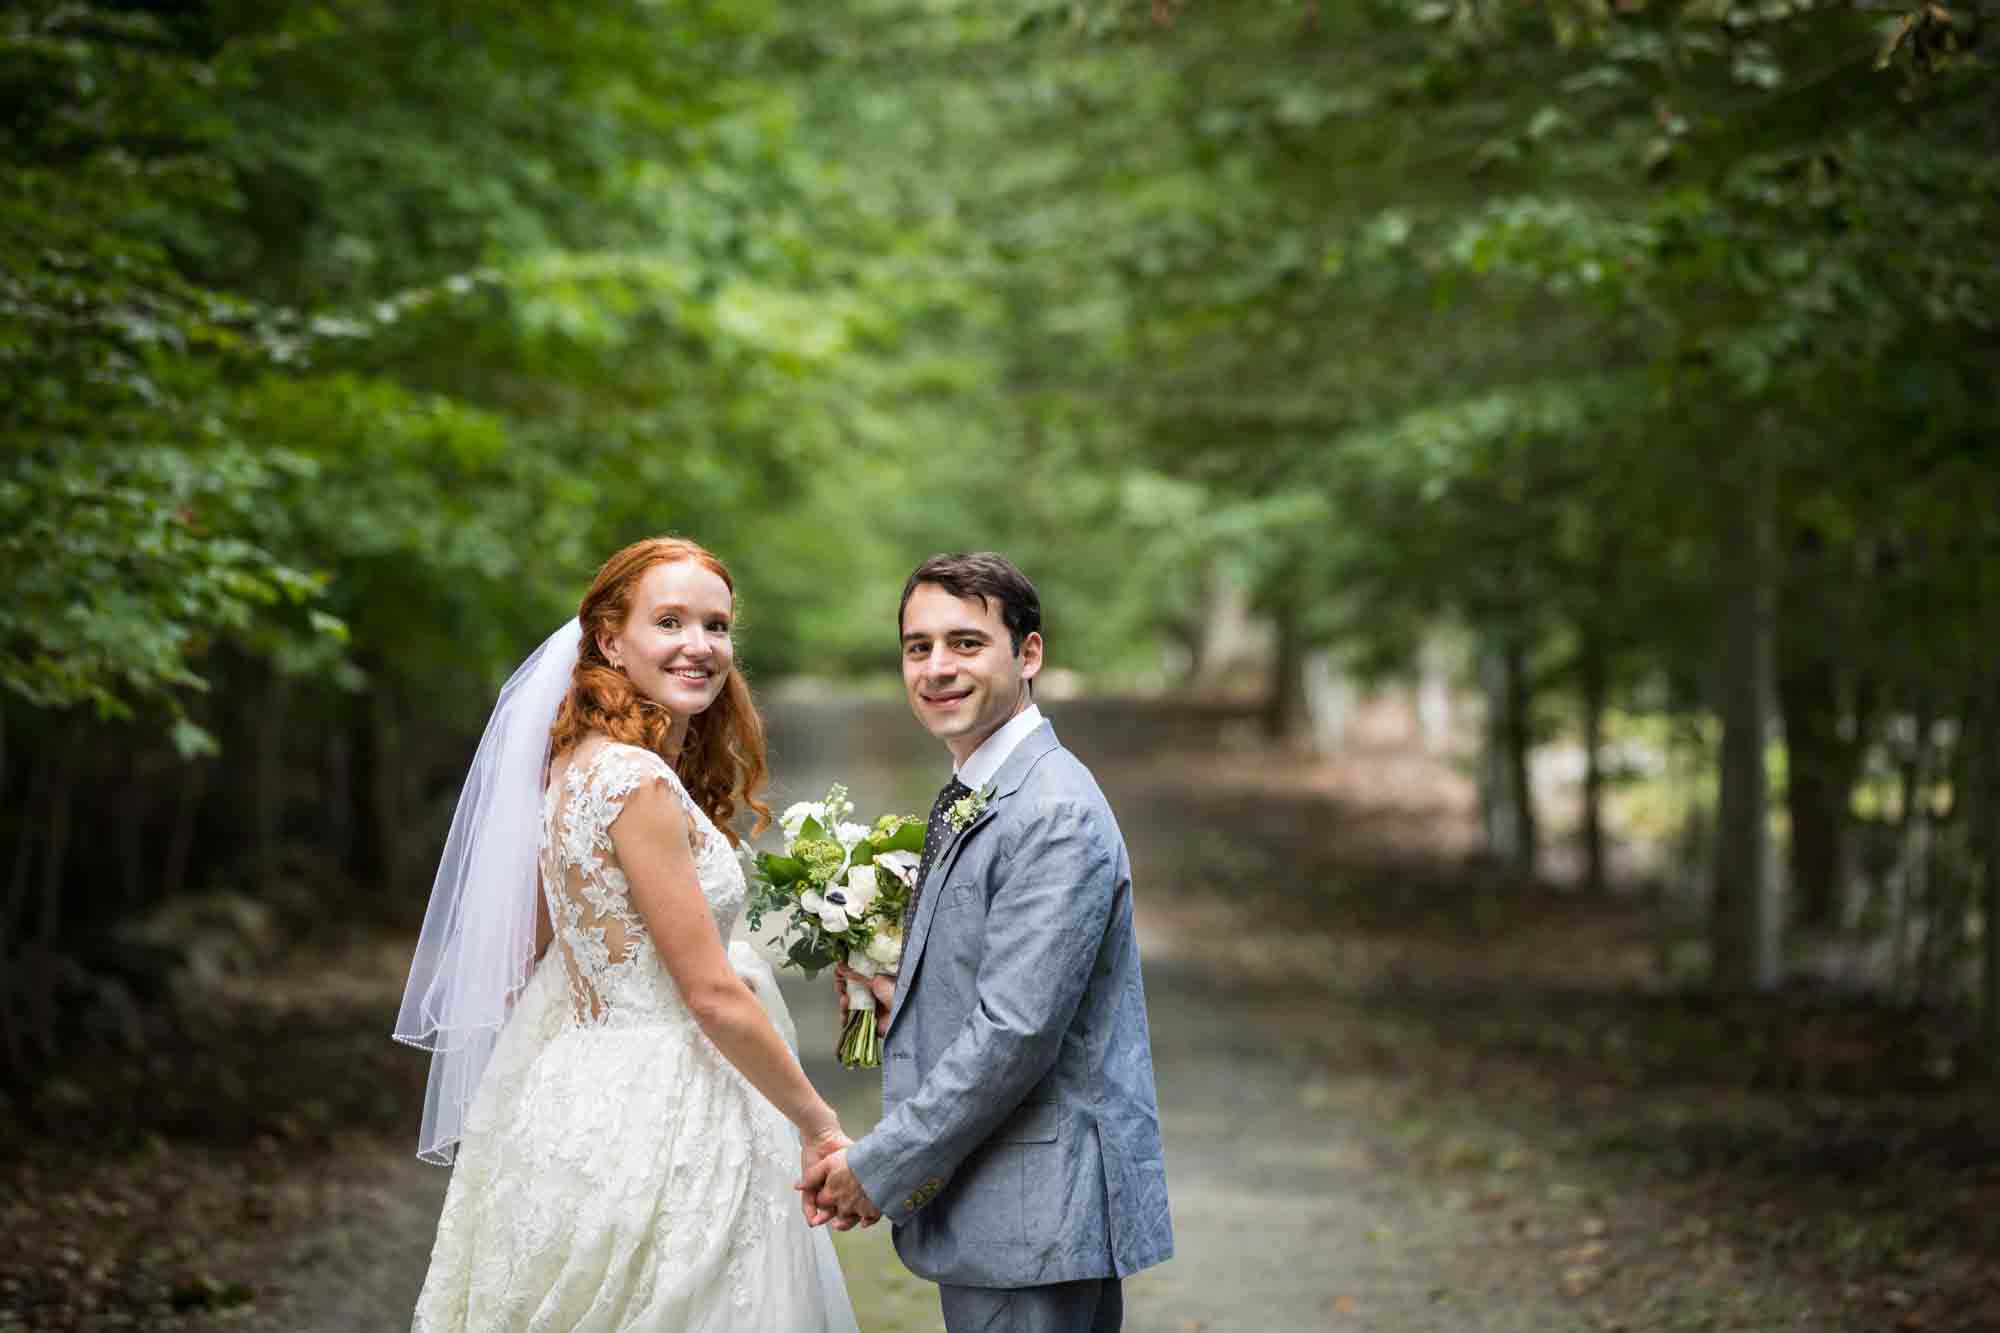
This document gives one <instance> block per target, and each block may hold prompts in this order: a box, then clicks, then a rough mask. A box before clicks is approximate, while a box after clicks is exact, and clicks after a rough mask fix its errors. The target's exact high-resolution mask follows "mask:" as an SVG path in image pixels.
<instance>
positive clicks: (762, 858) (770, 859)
mask: <svg viewBox="0 0 2000 1333" xmlns="http://www.w3.org/2000/svg"><path fill="white" fill-rule="evenodd" d="M757 869H758V870H760V871H762V872H763V875H764V878H765V879H768V880H770V881H771V883H773V884H777V885H786V884H796V883H798V881H799V880H801V879H803V878H805V873H806V868H805V867H804V866H803V865H801V864H799V862H797V861H796V860H794V859H792V858H791V857H789V856H781V855H779V854H778V853H776V852H759V853H758V854H757Z"/></svg>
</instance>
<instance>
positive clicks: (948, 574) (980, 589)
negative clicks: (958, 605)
mask: <svg viewBox="0 0 2000 1333" xmlns="http://www.w3.org/2000/svg"><path fill="white" fill-rule="evenodd" d="M920 583H935V584H937V586H938V587H940V588H943V589H944V590H945V591H946V592H948V593H950V594H951V595H952V596H953V597H961V598H966V599H970V598H974V597H977V598H978V599H979V600H980V602H981V603H982V604H984V603H985V602H986V600H987V599H988V598H991V599H992V600H993V601H995V602H998V603H999V604H1000V623H1001V624H1003V625H1005V626H1006V627H1007V637H1008V638H1009V639H1012V640H1013V642H1014V656H1016V657H1019V656H1020V655H1021V644H1022V643H1023V642H1024V641H1025V640H1026V639H1027V637H1028V636H1029V635H1030V634H1036V633H1039V632H1040V631H1041V628H1042V599H1041V596H1040V594H1038V593H1036V591H1035V585H1034V584H1032V583H1030V582H1028V576H1027V575H1026V574H1023V573H1022V572H1021V571H1020V570H1019V569H1017V568H1016V567H1015V565H1014V562H1013V561H1012V560H1009V559H1008V558H1007V557H1006V556H1004V555H1001V554H999V553H998V552H997V551H974V552H973V553H971V554H970V555H967V554H964V553H955V554H952V555H934V556H932V557H931V558H930V559H928V560H926V561H924V563H922V564H921V565H918V566H917V569H916V572H915V573H913V574H911V575H910V581H909V582H908V583H905V584H904V585H903V600H902V601H901V602H899V603H897V605H896V631H897V633H898V634H900V633H901V632H902V629H903V612H904V611H905V610H907V609H908V608H909V605H910V594H911V593H914V592H915V591H916V590H917V585H918V584H920Z"/></svg>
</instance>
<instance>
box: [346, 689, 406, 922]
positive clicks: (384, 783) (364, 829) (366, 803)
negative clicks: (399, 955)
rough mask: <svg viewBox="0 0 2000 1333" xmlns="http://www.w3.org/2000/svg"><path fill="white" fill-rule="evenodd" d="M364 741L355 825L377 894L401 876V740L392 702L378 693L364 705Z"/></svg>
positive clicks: (402, 810)
mask: <svg viewBox="0 0 2000 1333" xmlns="http://www.w3.org/2000/svg"><path fill="white" fill-rule="evenodd" d="M362 708H363V721H364V724H365V728H366V735H365V736H364V737H363V738H362V740H363V756H364V757H363V761H362V763H361V764H360V765H359V767H360V768H361V770H362V771H361V773H360V774H359V775H358V777H359V779H360V780H359V782H358V783H357V784H356V785H357V790H356V792H355V795H356V796H357V797H358V798H359V800H360V801H361V818H360V819H359V820H358V821H356V822H357V827H358V828H359V829H360V830H361V837H362V840H363V843H364V847H365V849H366V850H365V853H364V858H363V863H364V865H366V866H367V867H368V870H369V873H370V876H371V881H372V882H373V883H374V885H375V886H376V888H378V889H380V890H383V891H389V890H391V889H392V888H393V886H395V885H396V884H397V883H398V880H399V877H400V875H401V874H402V858H403V838H402V834H403V825H404V821H405V819H406V818H407V810H406V808H405V802H404V800H403V789H404V785H405V776H404V773H403V752H402V751H403V737H402V725H401V719H400V718H399V717H398V714H397V709H396V701H395V700H394V699H393V698H392V697H391V696H390V695H389V694H388V693H387V692H386V691H384V690H383V689H381V688H379V687H378V688H377V689H376V690H375V691H373V692H372V693H370V694H369V695H368V696H367V698H366V699H365V700H364V701H363V703H362Z"/></svg>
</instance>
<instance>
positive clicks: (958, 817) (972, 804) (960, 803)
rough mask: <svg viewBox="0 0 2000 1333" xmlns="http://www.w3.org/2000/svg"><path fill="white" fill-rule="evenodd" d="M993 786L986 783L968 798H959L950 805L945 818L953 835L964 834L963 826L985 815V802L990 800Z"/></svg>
mask: <svg viewBox="0 0 2000 1333" xmlns="http://www.w3.org/2000/svg"><path fill="white" fill-rule="evenodd" d="M992 796H993V784H992V783H990V782H989V783H987V784H986V785H985V786H984V787H981V788H980V789H979V790H978V791H976V792H974V793H972V795H970V796H961V797H959V798H958V799H957V800H955V801H953V802H952V803H951V809H950V811H949V812H947V814H946V816H945V817H946V818H947V819H949V820H950V821H951V831H952V832H953V833H963V832H965V826H966V825H968V824H970V823H971V822H972V821H973V820H975V819H977V818H979V816H981V815H982V814H985V813H986V802H987V801H988V800H990V799H992Z"/></svg>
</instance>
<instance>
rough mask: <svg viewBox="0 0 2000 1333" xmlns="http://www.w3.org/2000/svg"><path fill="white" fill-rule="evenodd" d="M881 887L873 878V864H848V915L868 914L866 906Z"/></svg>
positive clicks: (872, 900)
mask: <svg viewBox="0 0 2000 1333" xmlns="http://www.w3.org/2000/svg"><path fill="white" fill-rule="evenodd" d="M881 889H882V886H881V883H880V882H879V881H878V880H876V878H875V867H874V866H849V867H848V868H847V912H848V915H850V916H866V915H868V908H869V906H870V905H871V904H872V903H873V902H874V901H875V895H876V894H877V893H880V892H881Z"/></svg>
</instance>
